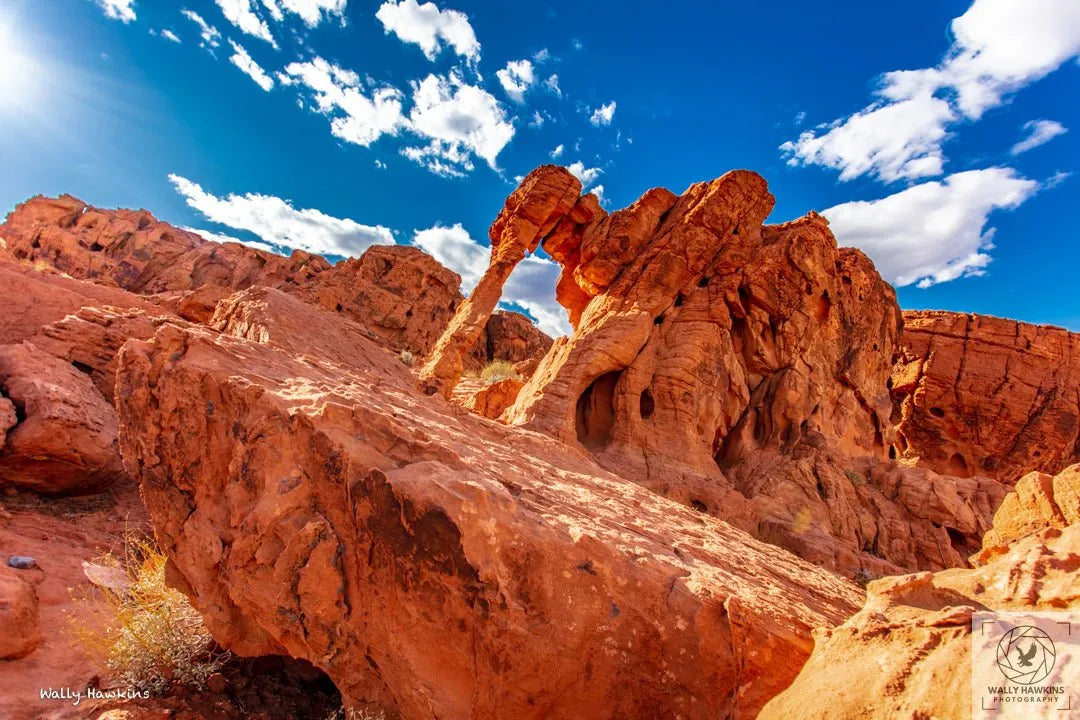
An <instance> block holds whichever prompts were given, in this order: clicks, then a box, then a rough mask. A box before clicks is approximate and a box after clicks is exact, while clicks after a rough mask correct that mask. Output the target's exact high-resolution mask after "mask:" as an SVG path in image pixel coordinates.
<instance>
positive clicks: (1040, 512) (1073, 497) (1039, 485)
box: [976, 465, 1080, 562]
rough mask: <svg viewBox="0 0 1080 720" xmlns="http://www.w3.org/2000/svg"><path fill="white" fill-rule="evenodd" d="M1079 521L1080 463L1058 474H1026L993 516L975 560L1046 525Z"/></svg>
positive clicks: (984, 559)
mask: <svg viewBox="0 0 1080 720" xmlns="http://www.w3.org/2000/svg"><path fill="white" fill-rule="evenodd" d="M1075 524H1080V465H1072V466H1070V467H1067V468H1065V469H1064V470H1062V471H1061V472H1060V473H1058V474H1057V475H1053V476H1051V475H1047V474H1046V473H1041V472H1032V473H1028V474H1027V475H1025V476H1024V477H1022V478H1020V480H1019V482H1017V483H1016V488H1015V489H1014V490H1013V491H1012V492H1011V493H1009V494H1008V495H1007V496H1006V497H1005V500H1004V501H1003V502H1002V503H1001V505H1000V507H998V511H997V513H996V514H995V515H994V524H993V527H991V528H990V530H989V531H988V532H987V533H986V534H985V535H984V536H983V540H982V550H981V552H980V554H979V557H978V558H977V559H976V560H977V562H986V561H987V560H989V559H990V558H991V557H993V556H994V555H998V554H1000V553H1002V552H1004V551H1005V550H1006V549H1007V548H1008V546H1009V545H1011V544H1013V543H1015V542H1016V541H1017V540H1020V539H1022V538H1025V537H1027V536H1028V535H1033V534H1034V533H1036V532H1039V531H1040V530H1043V529H1045V528H1048V527H1051V528H1064V527H1067V526H1069V525H1075Z"/></svg>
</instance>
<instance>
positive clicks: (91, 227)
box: [0, 195, 551, 369]
mask: <svg viewBox="0 0 1080 720" xmlns="http://www.w3.org/2000/svg"><path fill="white" fill-rule="evenodd" d="M0 242H5V243H6V245H7V246H8V247H9V248H10V249H11V255H12V256H13V257H14V258H16V259H18V260H19V261H21V262H22V263H25V264H27V265H28V266H29V265H34V266H39V267H42V268H49V269H55V270H57V271H59V272H61V273H66V274H68V275H70V276H71V277H72V278H79V279H84V280H92V281H94V282H96V283H103V284H106V285H113V286H117V287H119V288H124V289H126V290H129V291H131V292H132V293H142V294H155V297H154V298H153V300H154V301H155V302H157V303H159V304H161V306H162V307H164V308H165V309H167V310H168V311H169V313H171V314H176V315H179V316H180V317H182V318H184V319H186V320H189V321H191V322H198V323H205V322H207V321H209V319H210V318H211V317H213V314H214V310H215V308H216V305H217V303H218V302H219V301H220V300H222V299H224V298H225V297H227V296H228V295H229V294H231V292H233V291H235V290H243V289H246V288H248V287H252V286H257V285H262V286H269V287H274V288H277V289H280V290H283V291H285V292H288V293H291V294H294V295H296V296H297V297H299V298H301V299H302V300H304V301H305V302H307V303H309V304H311V305H315V306H319V307H322V308H324V309H327V310H331V311H334V312H338V313H340V314H342V315H344V316H345V317H347V318H348V319H350V320H352V321H353V322H355V323H356V324H357V325H358V326H359V327H360V328H362V329H363V330H364V331H365V332H367V333H368V336H369V337H371V338H372V339H374V340H376V341H377V342H379V343H380V344H382V345H384V346H385V347H387V348H388V349H390V350H393V351H394V352H398V351H402V350H407V351H409V352H411V353H414V354H416V355H421V356H426V355H427V354H428V353H430V352H431V349H432V348H433V346H434V344H435V341H436V339H437V338H438V337H439V334H440V333H441V332H442V329H443V328H444V327H445V326H446V324H447V322H448V321H449V319H450V317H451V316H452V315H453V313H454V311H455V310H456V309H457V308H458V307H459V306H460V305H461V304H462V301H463V299H462V297H461V294H460V292H459V291H458V290H459V287H460V285H461V278H460V277H459V276H458V275H457V274H456V273H454V272H453V271H451V270H449V269H447V268H445V267H443V266H442V265H440V264H439V263H438V262H437V261H436V260H435V259H434V258H432V257H431V256H429V255H427V254H426V253H424V252H423V251H421V250H419V249H417V248H413V247H402V246H379V245H376V246H372V247H371V248H369V249H368V250H367V251H366V252H365V253H364V254H363V255H362V256H361V257H359V258H357V259H351V260H344V261H341V262H339V263H337V264H336V265H333V266H331V265H330V264H329V263H328V262H326V260H324V259H323V258H321V257H319V256H317V255H312V254H310V253H305V252H302V251H295V252H294V253H293V254H292V255H291V256H290V257H283V256H280V255H275V254H274V253H270V252H266V251H263V250H258V249H255V248H252V247H248V246H246V245H241V244H239V243H216V242H211V241H209V240H205V239H204V238H202V237H201V236H199V235H196V234H194V233H191V232H187V231H185V230H181V229H179V228H176V227H173V226H172V225H169V224H168V223H163V222H160V221H158V220H157V219H155V218H154V217H153V216H152V215H151V214H150V213H148V212H146V211H145V210H138V211H133V210H101V209H99V208H94V207H90V206H88V205H86V204H85V203H83V202H82V201H80V200H78V199H76V198H73V197H71V196H70V195H64V196H61V197H59V198H45V197H40V196H39V197H35V198H31V199H30V200H28V201H26V202H25V203H22V204H20V205H18V206H17V207H16V209H15V211H14V212H12V213H11V214H10V215H9V216H8V218H7V222H5V223H4V224H2V225H0ZM12 272H16V273H18V272H20V271H19V270H18V268H16V269H14V270H13V269H11V268H9V267H7V266H6V265H0V281H3V280H6V277H5V275H6V274H9V273H12ZM21 272H22V273H24V274H25V273H26V272H27V270H22V271H21ZM18 280H19V282H24V283H25V282H26V281H25V280H22V279H18ZM65 280H66V284H67V285H74V286H76V287H77V288H79V287H80V286H85V285H86V284H85V283H76V282H74V281H73V280H71V279H70V278H65ZM90 287H92V288H96V287H97V286H90ZM91 292H92V294H93V295H94V296H95V297H94V298H93V300H94V301H93V302H78V301H76V300H73V299H69V298H67V297H65V296H62V297H60V298H50V299H49V300H48V301H47V305H48V306H56V307H57V311H53V312H50V311H49V309H48V307H46V308H36V307H33V306H30V307H25V308H24V307H23V306H24V305H25V304H26V301H25V300H18V301H17V302H18V304H17V305H16V307H15V314H14V318H13V323H12V327H9V328H0V341H4V342H17V341H21V340H23V339H25V338H26V337H29V335H30V334H32V330H36V329H37V328H38V327H40V326H41V325H44V324H47V323H48V322H53V321H55V320H59V319H60V318H62V317H63V316H64V315H65V314H67V313H69V312H73V311H74V310H76V309H78V308H79V307H82V306H83V305H96V306H100V305H114V306H118V307H124V308H127V307H141V308H142V309H144V310H145V309H148V306H149V305H150V303H149V302H146V301H144V300H135V302H134V303H132V302H131V301H126V300H124V299H123V298H124V297H125V296H127V294H126V293H119V292H117V291H115V290H110V289H109V288H106V287H101V288H100V289H96V290H93V291H91ZM110 293H111V294H110ZM21 295H22V297H23V298H28V297H31V296H32V294H25V293H24V294H21ZM131 297H134V296H131ZM60 310H62V311H63V312H59V311H60ZM23 314H27V315H30V316H31V318H32V319H31V320H30V321H21V320H20V317H21V316H22V315H23ZM43 316H44V317H47V319H44V320H43V321H41V320H42V319H43ZM22 325H26V326H28V327H27V328H26V329H20V328H21V326H22ZM481 327H482V329H481V333H480V335H479V338H480V339H479V341H478V342H477V347H478V350H477V352H476V353H474V356H472V357H473V358H474V359H473V361H472V367H474V368H476V369H478V368H481V367H483V366H484V365H486V364H487V363H488V362H490V361H491V360H495V359H510V360H512V361H514V362H517V361H519V360H527V359H533V360H535V359H537V358H539V357H540V356H541V355H542V354H543V353H544V352H545V351H546V350H547V347H548V346H549V345H550V342H551V341H550V338H548V337H547V336H545V335H544V334H543V333H541V332H540V331H539V330H537V329H536V328H535V327H534V326H533V325H532V323H530V322H529V321H528V320H527V319H526V318H524V317H523V316H521V315H519V314H517V313H507V312H504V313H497V314H496V315H493V316H492V320H491V322H489V323H488V324H487V326H483V325H482V326H481ZM30 328H32V330H30ZM7 334H10V337H9V336H8V335H7ZM470 347H471V346H470ZM467 349H468V348H467ZM492 353H494V354H492Z"/></svg>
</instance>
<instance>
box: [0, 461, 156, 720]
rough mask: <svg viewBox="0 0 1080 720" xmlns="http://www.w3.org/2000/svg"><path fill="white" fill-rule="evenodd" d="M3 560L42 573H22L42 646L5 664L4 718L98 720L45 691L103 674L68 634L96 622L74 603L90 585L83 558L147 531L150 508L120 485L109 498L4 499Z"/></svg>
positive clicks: (80, 684) (0, 698)
mask: <svg viewBox="0 0 1080 720" xmlns="http://www.w3.org/2000/svg"><path fill="white" fill-rule="evenodd" d="M0 504H2V505H3V508H4V510H5V512H4V513H0V562H3V563H5V564H6V563H7V560H8V557H10V556H12V555H29V556H31V557H33V558H34V559H35V560H36V561H37V565H38V568H37V569H33V570H23V571H21V572H24V573H26V576H27V577H30V578H31V579H32V581H33V582H34V583H35V585H36V588H37V594H38V602H39V604H40V617H41V629H42V634H43V639H42V642H41V645H40V646H39V647H38V649H37V650H35V651H34V652H33V653H31V654H30V655H28V656H27V657H25V658H22V659H19V660H8V661H0V719H2V720H38V719H39V718H40V719H42V720H46V719H47V720H53V719H59V718H86V717H97V714H98V713H99V712H100V711H97V712H95V709H94V708H93V707H91V706H92V705H95V704H96V703H90V702H87V700H86V699H85V697H84V698H83V700H82V702H80V703H79V704H78V705H75V704H74V702H73V700H47V699H42V698H41V690H43V689H47V688H54V689H57V690H60V689H70V690H71V691H73V692H74V691H77V690H80V689H82V688H85V687H86V685H87V683H88V682H89V681H90V680H91V679H92V678H93V677H94V676H100V675H102V670H101V668H100V667H97V666H96V665H95V663H94V662H93V661H92V660H90V659H89V658H87V657H86V656H85V655H84V654H83V653H82V652H81V651H80V650H78V649H77V646H75V645H74V644H73V641H72V639H71V637H70V635H69V630H68V628H69V626H70V623H71V622H77V623H93V622H94V614H93V611H92V610H91V609H90V608H85V607H81V606H80V605H79V604H77V603H76V604H73V603H72V592H73V591H74V592H76V593H79V592H80V591H85V590H87V589H88V588H89V587H90V584H89V582H88V581H87V579H86V576H85V575H84V574H83V568H82V563H83V561H84V560H93V559H94V558H96V557H99V556H100V555H102V554H103V553H104V552H107V551H110V550H114V551H115V550H119V549H120V548H121V546H122V541H123V536H124V532H125V530H127V529H132V530H140V531H144V532H148V531H149V529H150V524H149V519H148V517H147V513H146V509H145V508H144V507H143V505H142V502H141V501H140V500H139V495H138V489H137V487H136V486H135V484H134V483H132V482H130V481H128V482H121V483H117V485H116V486H114V487H113V488H112V489H111V490H109V491H108V492H104V493H100V494H98V495H88V496H84V497H73V498H40V497H38V496H36V495H33V494H31V493H19V494H16V495H3V496H0Z"/></svg>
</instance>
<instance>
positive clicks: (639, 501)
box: [117, 326, 860, 719]
mask: <svg viewBox="0 0 1080 720" xmlns="http://www.w3.org/2000/svg"><path fill="white" fill-rule="evenodd" d="M373 351H374V350H373ZM410 378H411V375H410V374H409V372H408V369H407V368H406V367H405V366H404V365H401V364H398V366H395V367H394V369H393V371H389V370H387V371H383V370H380V369H374V368H369V367H364V366H359V367H356V368H355V369H353V370H346V369H345V368H344V367H343V366H341V365H338V364H331V363H327V362H322V361H319V360H317V359H314V358H305V359H303V360H296V359H293V358H291V357H289V356H288V355H287V354H285V353H282V352H279V351H278V350H276V349H274V348H273V347H270V346H268V345H259V344H256V343H252V342H250V341H244V340H238V339H234V338H230V337H224V336H218V337H215V336H213V335H212V334H211V333H209V332H208V331H206V330H201V329H192V330H187V331H183V330H180V329H176V328H172V327H170V326H163V327H162V328H161V329H159V331H158V334H157V335H156V337H155V339H154V340H153V341H152V342H150V343H140V342H131V343H129V344H127V345H126V346H125V348H124V350H123V351H122V353H121V370H120V373H119V376H118V392H117V398H118V403H119V409H120V415H121V417H122V427H123V431H122V434H121V438H122V439H121V443H122V446H123V449H124V454H125V457H126V459H127V462H128V463H130V467H131V468H132V469H133V470H134V471H135V472H136V473H137V474H138V475H139V477H140V478H141V481H142V493H143V497H144V498H145V500H146V502H147V505H148V507H149V508H150V511H151V514H152V516H153V519H154V522H155V527H156V529H157V535H158V538H159V540H160V541H161V543H162V545H163V547H164V549H165V550H166V552H167V553H168V554H169V556H170V558H171V561H172V563H174V565H175V567H174V571H173V575H172V576H173V577H174V579H175V581H176V582H177V583H179V585H180V586H181V587H182V588H183V589H184V590H185V592H187V593H188V594H189V595H190V596H191V597H192V598H193V600H194V602H195V604H196V606H197V607H198V608H199V609H200V611H201V612H202V613H203V614H204V617H205V618H206V620H207V622H208V625H209V627H210V628H211V630H212V632H213V633H214V634H215V637H216V638H217V639H218V640H219V641H221V642H222V643H224V644H225V645H226V646H228V647H230V648H232V649H234V650H235V651H237V652H240V653H243V654H265V653H282V652H285V653H288V654H290V655H292V656H294V657H300V658H307V659H310V660H311V661H312V662H313V663H315V664H316V665H317V666H319V667H320V668H322V669H323V670H325V671H326V672H327V673H328V674H329V675H330V677H331V678H332V679H333V680H334V682H335V683H336V684H337V685H338V687H339V689H340V690H341V691H342V694H343V695H344V697H345V698H346V699H347V701H348V702H349V703H350V705H352V706H354V707H356V708H367V707H371V706H372V705H378V706H382V707H384V708H386V709H387V710H389V711H391V712H400V714H401V716H402V717H404V718H413V717H432V716H438V717H514V718H523V719H524V718H542V717H563V716H567V717H568V716H573V717H582V718H589V717H612V716H620V717H630V716H633V717H674V716H676V715H677V716H681V717H685V718H699V717H700V718H704V717H709V718H712V717H716V716H718V715H719V716H745V717H752V716H753V715H754V714H755V713H756V712H757V710H758V708H760V707H761V705H762V704H763V703H764V702H765V701H766V700H767V699H768V698H770V697H771V696H772V695H773V694H775V693H776V692H777V691H778V690H780V689H781V688H783V687H784V686H785V685H786V684H787V683H788V682H789V681H790V680H791V678H792V677H793V676H794V674H795V673H796V672H797V669H798V667H799V666H800V664H801V662H802V659H803V658H804V657H806V655H807V653H808V652H809V650H810V643H809V637H808V632H809V628H810V627H812V626H817V625H831V624H833V623H835V622H838V621H839V620H841V619H842V618H843V617H844V616H846V615H847V614H848V613H850V612H851V611H852V610H853V609H854V603H856V602H857V601H858V599H859V597H860V594H859V593H858V591H857V589H856V588H855V587H854V586H852V585H851V584H849V583H846V582H844V581H841V580H840V579H838V578H836V577H835V576H834V575H832V574H830V573H828V572H825V571H822V570H819V569H817V568H815V567H813V566H812V565H809V564H808V563H805V562H803V561H801V560H799V559H797V558H795V557H794V556H792V555H790V554H788V553H785V552H783V551H781V550H779V549H777V548H774V547H772V546H770V545H766V544H763V543H759V542H756V541H755V540H753V539H752V538H750V537H749V536H747V535H745V534H743V533H741V532H739V531H737V530H734V529H732V528H731V527H730V526H728V525H726V524H725V523H722V522H720V521H718V520H716V519H714V518H711V517H709V516H707V515H704V514H701V513H697V512H694V511H693V510H690V509H689V508H685V507H682V506H680V505H678V504H676V503H672V502H670V501H668V500H665V499H664V498H662V497H660V496H658V495H656V494H654V493H652V492H650V491H648V490H646V489H644V488H642V487H640V486H638V485H635V484H633V483H630V482H628V481H626V480H623V479H621V478H618V477H617V476H615V475H612V474H610V473H608V472H606V471H604V470H602V469H601V468H599V467H598V466H597V465H595V464H594V463H593V462H592V461H591V460H589V459H588V457H587V456H586V455H585V454H583V453H580V452H578V451H575V450H574V449H573V448H569V447H566V446H564V445H562V444H560V443H559V442H557V441H555V440H553V439H551V438H545V437H544V436H542V435H539V434H536V433H529V432H522V431H520V430H516V429H513V428H507V427H504V426H502V425H498V424H495V423H490V422H485V421H483V420H480V419H478V418H474V417H472V416H470V415H469V414H468V413H465V412H464V411H462V410H459V409H457V408H455V407H454V406H452V405H449V404H446V403H442V402H439V401H435V402H433V401H431V400H429V399H426V398H424V397H422V396H420V395H419V394H417V393H416V392H415V391H414V390H412V388H411V385H410V383H409V380H410ZM433 638H438V642H433ZM631 678H632V679H633V681H632V682H628V679H631Z"/></svg>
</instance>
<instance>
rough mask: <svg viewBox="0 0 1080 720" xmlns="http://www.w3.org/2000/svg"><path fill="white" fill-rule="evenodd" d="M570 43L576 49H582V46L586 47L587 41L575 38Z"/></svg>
mask: <svg viewBox="0 0 1080 720" xmlns="http://www.w3.org/2000/svg"><path fill="white" fill-rule="evenodd" d="M570 45H571V46H572V47H573V48H574V49H575V50H581V49H582V48H584V47H585V43H583V42H581V41H580V40H578V39H577V38H574V39H573V40H571V41H570Z"/></svg>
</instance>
